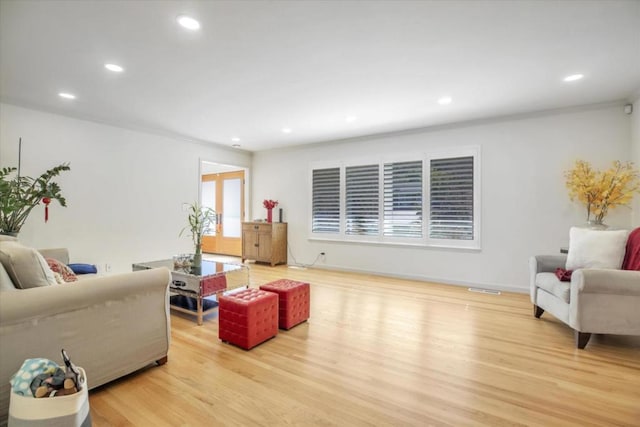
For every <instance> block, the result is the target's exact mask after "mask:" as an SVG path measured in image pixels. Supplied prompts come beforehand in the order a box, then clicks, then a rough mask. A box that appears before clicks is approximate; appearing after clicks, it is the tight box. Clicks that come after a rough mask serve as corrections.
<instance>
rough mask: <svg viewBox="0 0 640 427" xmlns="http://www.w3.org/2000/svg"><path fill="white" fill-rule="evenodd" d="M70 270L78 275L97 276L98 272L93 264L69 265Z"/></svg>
mask: <svg viewBox="0 0 640 427" xmlns="http://www.w3.org/2000/svg"><path fill="white" fill-rule="evenodd" d="M69 268H70V269H71V270H72V271H73V272H74V273H76V274H96V273H97V272H98V269H97V268H96V266H95V265H93V264H69Z"/></svg>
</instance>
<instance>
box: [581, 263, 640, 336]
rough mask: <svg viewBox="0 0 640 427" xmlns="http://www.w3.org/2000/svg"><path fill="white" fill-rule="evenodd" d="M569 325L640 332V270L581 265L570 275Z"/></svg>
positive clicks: (609, 331) (601, 331) (583, 329)
mask: <svg viewBox="0 0 640 427" xmlns="http://www.w3.org/2000/svg"><path fill="white" fill-rule="evenodd" d="M569 299H570V303H569V326H571V327H572V328H573V329H575V330H577V331H581V332H588V333H596V334H620V335H638V334H640V310H638V308H639V307H640V272H639V271H629V270H607V269H599V268H593V269H591V268H589V269H579V270H576V271H574V272H573V274H572V276H571V296H570V297H569Z"/></svg>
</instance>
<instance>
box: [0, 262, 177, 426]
mask: <svg viewBox="0 0 640 427" xmlns="http://www.w3.org/2000/svg"><path fill="white" fill-rule="evenodd" d="M40 252H41V253H43V254H44V255H45V257H48V258H56V259H58V260H59V261H61V262H63V263H65V264H67V263H68V261H69V255H68V251H67V250H66V249H56V250H52V251H40ZM170 279H171V275H170V273H169V270H167V269H165V268H160V269H153V270H145V271H136V272H132V273H126V274H117V275H115V274H114V275H109V276H94V277H88V278H84V279H82V280H79V281H78V282H74V283H65V284H60V285H51V286H42V287H35V288H30V289H15V287H14V286H13V283H12V280H11V277H10V276H9V275H8V274H7V271H6V270H5V268H4V267H3V265H2V264H1V263H0V425H4V424H5V423H6V422H7V415H8V408H9V397H10V386H9V380H10V378H11V376H12V375H13V374H14V373H15V372H16V371H17V370H18V368H20V366H21V365H22V362H23V361H24V360H25V359H28V358H34V357H44V358H48V359H51V360H54V361H56V362H58V363H62V361H61V356H60V350H61V349H62V348H64V349H65V350H66V351H67V352H68V354H69V355H70V357H71V359H72V360H73V362H74V363H75V364H77V365H78V366H82V367H83V368H84V369H85V371H86V373H87V379H88V385H89V388H90V389H91V388H95V387H98V386H100V385H102V384H104V383H107V382H109V381H112V380H114V379H116V378H119V377H122V376H123V375H127V374H129V373H131V372H133V371H136V370H138V369H140V368H142V367H144V366H147V365H149V364H152V363H158V364H163V363H165V362H166V361H167V353H168V351H169V339H170V326H171V325H170V317H169V301H168V284H169V281H170Z"/></svg>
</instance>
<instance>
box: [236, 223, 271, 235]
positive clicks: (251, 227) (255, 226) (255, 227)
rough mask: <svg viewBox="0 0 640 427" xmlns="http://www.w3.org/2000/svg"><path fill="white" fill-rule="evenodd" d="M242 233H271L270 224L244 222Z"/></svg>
mask: <svg viewBox="0 0 640 427" xmlns="http://www.w3.org/2000/svg"><path fill="white" fill-rule="evenodd" d="M242 231H258V232H267V233H271V224H260V223H257V222H246V223H244V224H242Z"/></svg>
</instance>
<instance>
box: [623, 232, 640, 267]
mask: <svg viewBox="0 0 640 427" xmlns="http://www.w3.org/2000/svg"><path fill="white" fill-rule="evenodd" d="M622 269H623V270H634V271H640V227H638V228H636V229H635V230H633V231H632V232H631V233H630V234H629V240H627V252H626V253H625V256H624V261H623V262H622Z"/></svg>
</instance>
